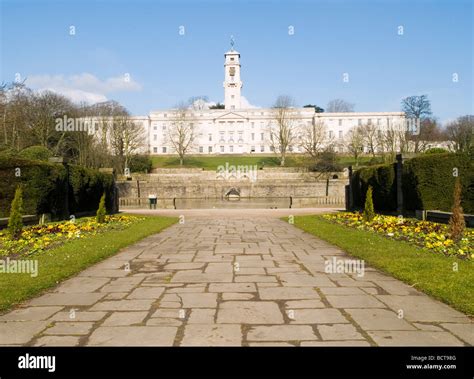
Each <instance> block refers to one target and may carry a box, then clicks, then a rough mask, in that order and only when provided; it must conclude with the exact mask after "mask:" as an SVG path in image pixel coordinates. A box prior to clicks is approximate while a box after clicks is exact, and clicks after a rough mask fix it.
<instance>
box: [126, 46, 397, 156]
mask: <svg viewBox="0 0 474 379" xmlns="http://www.w3.org/2000/svg"><path fill="white" fill-rule="evenodd" d="M224 57H225V61H224V83H223V84H224V99H225V100H224V105H225V109H208V108H207V109H200V110H196V109H189V111H188V112H186V113H187V115H186V122H188V123H189V125H191V126H192V127H193V128H194V131H195V135H196V138H195V140H194V143H193V144H192V149H191V150H192V151H189V152H190V153H193V154H245V153H246V154H262V153H263V154H268V153H271V152H272V144H271V142H270V138H269V137H270V132H269V130H270V129H271V128H272V127H275V125H276V118H275V114H276V111H275V109H274V108H243V107H242V96H241V89H242V80H241V77H240V68H241V65H240V53H238V52H237V51H235V50H233V48H232V49H231V50H230V51H228V52H227V53H225V54H224ZM290 113H291V117H292V122H293V125H294V127H295V130H301V128H305V127H309V126H311V125H315V124H316V123H317V124H318V125H323V126H324V129H325V133H326V134H327V138H328V140H331V141H332V142H333V144H334V146H335V149H336V151H343V146H344V144H343V143H342V142H343V141H344V138H345V136H346V135H347V133H348V132H349V130H350V129H352V128H353V127H357V126H358V125H365V124H373V125H376V126H377V127H379V128H380V130H383V129H386V128H389V127H393V126H394V125H404V124H405V116H404V113H403V112H351V113H316V112H315V110H314V109H313V108H291V111H290ZM177 117H178V113H177V110H173V109H168V110H158V111H153V112H151V113H150V114H149V115H148V116H137V117H134V118H133V119H134V120H135V122H136V123H138V124H141V125H142V126H143V128H144V130H145V131H146V139H147V142H146V143H147V148H146V149H147V150H148V151H149V152H150V154H173V153H174V152H175V151H174V148H173V146H172V144H171V143H170V140H169V139H170V138H169V133H170V128H174V127H175V125H176V123H177ZM296 133H297V134H298V132H296ZM289 150H290V151H292V152H295V153H298V152H303V151H304V150H303V148H302V147H301V146H300V145H299V144H298V143H297V142H295V143H294V144H293V145H292V146H290V149H289Z"/></svg>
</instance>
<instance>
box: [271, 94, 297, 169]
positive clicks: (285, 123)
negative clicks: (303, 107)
mask: <svg viewBox="0 0 474 379" xmlns="http://www.w3.org/2000/svg"><path fill="white" fill-rule="evenodd" d="M273 108H274V122H272V123H271V124H270V125H269V128H268V132H269V142H270V147H271V149H272V150H273V151H274V152H275V153H277V154H278V155H279V158H280V165H281V166H284V165H285V159H286V155H287V153H288V151H289V150H290V148H291V147H292V146H293V144H294V142H295V141H296V137H297V133H296V128H295V121H296V118H295V115H294V110H293V109H292V108H294V100H293V98H292V97H291V96H288V95H281V96H278V98H277V100H276V101H275V104H274V106H273Z"/></svg>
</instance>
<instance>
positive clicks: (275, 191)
mask: <svg viewBox="0 0 474 379" xmlns="http://www.w3.org/2000/svg"><path fill="white" fill-rule="evenodd" d="M254 179H255V180H254ZM346 184H348V179H347V175H346V173H342V172H340V173H331V174H329V175H326V174H320V173H312V172H305V171H303V170H286V169H275V168H272V169H264V170H258V173H257V174H256V176H255V177H252V178H248V177H232V176H231V177H227V178H222V177H221V176H219V175H218V174H216V172H215V171H204V170H199V169H190V170H189V169H188V170H185V171H181V170H180V169H161V170H159V172H157V173H154V174H148V175H137V176H134V177H133V178H132V180H128V181H119V182H118V183H117V186H118V189H119V194H120V197H121V198H137V197H140V198H147V197H148V195H150V194H156V195H157V197H158V199H159V202H158V207H160V203H161V202H164V204H167V205H169V204H170V201H169V200H166V199H174V198H177V199H186V198H188V199H190V198H191V199H192V198H201V199H203V198H216V199H220V198H223V197H225V196H226V194H228V193H229V192H230V191H231V190H234V191H233V192H235V191H237V192H238V193H239V194H240V197H241V198H272V197H273V198H289V197H293V198H295V200H294V203H295V204H301V205H302V206H303V205H304V204H310V203H311V204H312V203H314V201H311V198H315V197H324V196H326V195H328V196H330V197H339V198H343V197H344V195H345V190H344V186H345V185H346ZM326 192H327V193H326ZM305 199H309V200H308V201H306V200H305ZM160 200H161V201H160ZM164 204H163V205H164Z"/></svg>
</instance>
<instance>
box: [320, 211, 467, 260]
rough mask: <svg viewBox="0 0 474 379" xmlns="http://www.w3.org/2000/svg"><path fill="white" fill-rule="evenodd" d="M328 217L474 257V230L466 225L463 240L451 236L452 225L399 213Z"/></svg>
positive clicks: (437, 250)
mask: <svg viewBox="0 0 474 379" xmlns="http://www.w3.org/2000/svg"><path fill="white" fill-rule="evenodd" d="M323 217H324V218H325V219H327V220H329V221H332V222H335V223H337V224H341V225H346V226H348V227H351V228H356V229H364V230H369V231H373V232H376V233H379V234H382V235H384V236H385V237H387V238H393V239H397V240H403V241H407V242H410V243H413V244H415V245H417V246H420V247H423V248H425V249H428V250H430V251H432V252H433V253H438V254H445V255H447V256H456V257H458V258H462V259H474V230H473V229H469V228H466V229H465V230H464V235H463V237H462V238H461V240H460V241H459V242H455V241H453V240H452V239H450V237H449V235H450V233H449V226H448V225H444V224H437V223H434V222H430V221H420V220H416V219H409V218H399V217H395V216H382V215H377V216H375V218H374V219H373V220H372V221H370V222H366V221H364V218H363V216H362V214H360V213H347V212H344V213H338V214H328V215H324V216H323Z"/></svg>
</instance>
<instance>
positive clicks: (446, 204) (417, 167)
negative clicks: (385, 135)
mask: <svg viewBox="0 0 474 379" xmlns="http://www.w3.org/2000/svg"><path fill="white" fill-rule="evenodd" d="M453 169H457V174H458V176H459V178H460V180H461V185H462V195H461V197H462V202H461V205H462V207H463V210H464V213H474V161H473V159H472V157H470V156H469V155H466V154H449V153H447V154H435V155H425V156H420V157H417V158H413V159H411V160H409V161H407V162H405V164H404V167H403V177H402V183H403V196H404V202H405V207H406V209H436V210H442V211H450V210H451V207H452V205H453V192H454V182H455V179H456V177H455V176H454V175H453Z"/></svg>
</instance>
